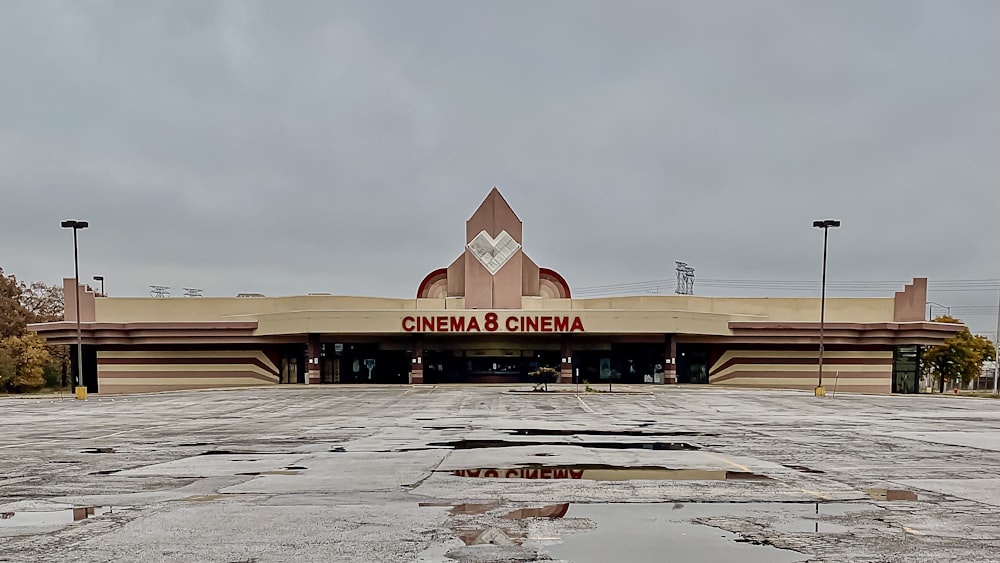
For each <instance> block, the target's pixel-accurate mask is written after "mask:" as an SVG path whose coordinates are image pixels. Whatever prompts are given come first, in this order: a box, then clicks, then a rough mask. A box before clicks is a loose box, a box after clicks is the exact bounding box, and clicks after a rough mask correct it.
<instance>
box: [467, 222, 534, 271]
mask: <svg viewBox="0 0 1000 563" xmlns="http://www.w3.org/2000/svg"><path fill="white" fill-rule="evenodd" d="M466 247H468V249H469V252H471V253H472V255H473V256H475V257H476V260H479V263H480V264H482V265H483V267H484V268H486V269H487V270H488V271H489V272H490V275H493V276H495V275H496V274H497V272H499V271H500V268H503V267H504V264H506V263H507V262H508V261H509V260H510V259H511V257H512V256H514V254H516V253H517V251H518V250H519V249H520V248H521V245H520V244H518V243H517V241H516V240H514V237H512V236H510V233H508V232H507V231H500V234H499V235H497V238H493V237H491V236H490V234H489V233H487V232H486V231H479V234H478V235H476V236H475V238H473V239H472V242H470V243H469V244H467V245H466Z"/></svg>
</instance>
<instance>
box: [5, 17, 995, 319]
mask: <svg viewBox="0 0 1000 563" xmlns="http://www.w3.org/2000/svg"><path fill="white" fill-rule="evenodd" d="M996 21H1000V8H998V5H997V4H996V3H994V2H989V1H981V2H976V1H960V2H948V3H943V2H913V1H908V0H907V1H883V2H877V3H875V2H861V1H847V2H824V3H821V2H775V1H768V2H764V1H759V2H753V3H748V2H711V3H708V2H673V3H651V2H624V3H615V4H609V3H603V2H578V1H573V2H569V1H567V2H545V3H527V2H524V3H518V2H513V3H493V4H487V3H467V2H421V3H409V2H393V3H389V2H379V3H371V2H347V3H341V2H338V3H330V2H295V3H291V4H289V3H272V2H250V1H246V2H205V1H200V0H199V1H189V2H142V3H123V2H8V3H5V4H3V5H2V6H0V68H3V69H4V74H5V76H4V80H3V87H2V88H0V124H2V127H0V194H2V204H0V265H2V266H3V267H4V268H5V269H6V270H8V271H11V272H14V273H16V274H18V275H19V277H23V278H28V279H43V280H52V281H54V280H56V279H58V278H59V277H61V276H63V275H66V274H67V272H69V271H70V267H71V258H70V253H69V252H70V248H69V246H68V238H69V237H68V233H65V232H60V231H59V229H58V228H57V225H58V221H59V220H61V219H63V218H68V217H80V218H85V219H89V220H90V221H91V222H92V224H93V228H92V229H91V230H89V231H87V232H86V233H84V235H83V236H84V238H83V244H84V246H83V251H82V257H83V259H84V265H83V270H84V272H85V273H88V277H89V273H90V272H93V273H102V274H104V275H105V276H107V279H108V284H109V289H110V290H112V291H113V292H114V293H115V294H118V295H122V294H128V295H141V294H144V293H145V291H146V286H147V285H149V284H152V283H163V284H167V285H172V286H174V287H181V286H195V287H202V288H204V289H205V290H206V293H209V294H214V295H231V294H233V293H235V292H237V291H263V292H266V293H270V294H284V293H301V292H307V291H331V292H336V293H344V294H375V295H395V296H409V295H412V293H413V291H415V287H416V284H417V283H418V282H419V280H420V279H421V278H422V276H423V275H424V274H425V273H426V272H428V271H430V270H431V269H433V268H436V267H439V266H444V265H447V263H448V262H450V261H451V260H452V259H453V258H454V257H455V256H456V255H457V254H458V253H459V252H460V251H461V245H462V242H463V239H462V236H463V232H464V220H465V219H466V218H468V216H469V215H470V214H471V213H472V212H473V210H474V209H475V207H476V206H477V205H478V203H479V201H480V200H481V198H482V197H484V196H485V195H486V193H487V191H488V190H489V188H490V187H491V186H493V185H497V186H499V187H500V188H501V191H502V192H503V193H504V195H505V196H506V197H507V199H508V201H510V203H511V204H512V206H513V207H514V208H515V210H516V211H517V212H518V213H519V215H520V216H521V218H522V219H523V220H524V222H525V236H526V240H525V247H526V250H527V251H528V252H529V254H531V255H532V257H533V258H535V260H536V261H538V262H539V263H540V264H542V265H545V266H549V267H553V268H555V269H557V270H559V271H560V272H562V273H563V274H564V275H565V276H566V277H567V279H569V281H570V283H571V284H573V285H574V286H578V287H579V286H592V285H600V284H609V283H621V282H628V281H638V280H647V279H661V278H669V277H671V276H672V271H671V270H672V263H673V260H675V259H684V260H687V261H689V262H690V263H691V264H692V265H694V266H695V267H696V268H697V269H698V273H699V276H704V277H707V278H741V279H746V278H757V279H814V278H816V277H817V273H818V266H819V264H818V259H819V256H818V251H819V248H820V246H819V245H820V237H819V233H818V232H815V231H813V230H811V229H810V227H809V225H810V222H811V221H812V220H813V219H815V218H821V217H828V216H831V217H837V218H840V219H842V220H843V221H844V227H843V228H842V229H840V230H839V231H837V232H835V233H833V234H832V236H831V279H834V280H887V279H888V280H897V279H899V280H903V279H908V278H910V277H912V276H914V275H928V276H930V277H931V278H932V279H973V278H1000V264H998V260H997V250H996V248H997V240H998V235H997V228H996V223H997V219H996V217H997V214H998V209H1000V190H997V188H996V185H997V180H998V179H1000V178H998V176H1000V174H998V172H1000V171H998V168H997V163H996V155H997V154H1000V107H998V105H997V104H996V100H997V99H1000V72H998V69H1000V65H998V62H1000V61H998V53H1000V45H998V42H1000V41H998V34H997V33H996ZM670 289H672V288H667V291H668V292H669V290H670ZM932 298H935V300H937V301H941V302H944V303H947V304H949V305H960V304H967V305H971V304H975V305H979V304H990V303H993V302H995V300H996V297H995V295H991V294H989V293H982V294H976V293H958V294H955V293H953V294H943V295H932ZM948 300H950V301H951V302H950V303H949V302H948ZM969 321H970V322H971V323H972V324H973V326H974V328H976V329H978V330H984V331H985V330H993V328H992V322H993V321H991V320H990V319H989V318H985V317H984V318H979V319H977V318H969Z"/></svg>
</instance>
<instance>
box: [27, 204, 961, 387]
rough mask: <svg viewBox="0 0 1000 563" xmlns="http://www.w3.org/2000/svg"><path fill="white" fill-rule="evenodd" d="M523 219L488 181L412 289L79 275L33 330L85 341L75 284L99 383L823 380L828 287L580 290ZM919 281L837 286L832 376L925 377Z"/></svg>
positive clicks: (840, 379) (874, 381) (939, 329)
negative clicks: (229, 290)
mask: <svg viewBox="0 0 1000 563" xmlns="http://www.w3.org/2000/svg"><path fill="white" fill-rule="evenodd" d="M521 235H522V229H521V221H520V219H518V217H517V215H516V214H515V213H514V211H513V210H512V209H511V208H510V206H509V205H508V204H507V202H506V201H505V200H504V198H503V196H501V195H500V192H498V191H497V190H496V189H495V188H494V189H493V190H492V191H491V192H490V194H489V195H488V196H487V198H486V199H485V201H483V203H482V204H481V205H480V206H479V208H478V209H477V210H476V212H475V213H474V214H473V215H472V217H471V218H470V219H469V220H468V221H466V226H465V244H464V247H463V246H459V245H457V244H456V246H457V247H458V248H459V249H461V250H460V253H459V255H458V257H457V258H456V259H455V261H454V262H452V263H451V264H449V265H447V267H442V268H439V269H436V270H433V271H431V272H430V273H429V274H427V275H426V277H424V278H423V281H420V282H419V283H415V284H414V285H415V289H416V292H415V293H416V295H415V297H414V298H409V299H394V298H380V297H343V296H335V295H326V294H323V295H315V294H311V295H304V296H288V297H265V296H259V295H241V296H238V297H226V298H215V297H198V298H191V297H187V298H183V297H182V298H118V297H114V298H108V297H100V296H96V295H95V294H94V292H93V291H92V290H91V289H90V288H88V287H85V286H81V287H80V288H78V291H73V280H72V279H70V280H68V284H67V285H66V288H67V291H66V296H67V298H66V312H67V320H65V321H62V322H56V323H46V324H39V325H33V326H32V328H33V329H34V330H36V331H38V332H39V333H41V334H42V335H44V336H45V337H46V338H48V339H49V341H50V342H52V343H55V344H72V343H75V342H76V323H75V320H76V319H75V316H74V315H75V310H76V303H75V302H74V299H77V298H79V299H80V311H81V313H80V314H81V323H82V334H83V337H82V338H83V354H82V356H83V358H82V360H83V370H84V380H85V382H86V384H87V387H88V391H89V392H90V393H102V394H105V393H130V392H139V391H160V390H171V389H195V388H211V387H227V386H247V385H260V384H288V383H298V384H311V385H312V384H349V383H398V384H438V383H457V382H464V383H511V382H526V381H529V374H530V373H531V372H533V371H535V370H537V369H538V368H540V367H551V368H555V369H556V370H557V372H558V379H559V381H560V382H563V383H570V382H581V383H582V382H585V381H586V382H590V383H592V384H598V383H606V382H607V381H609V380H612V381H615V382H621V383H632V384H641V383H648V384H653V385H655V384H675V383H682V384H683V383H701V384H713V385H715V384H718V385H727V386H743V387H764V388H792V389H812V388H813V387H815V386H816V383H817V360H818V349H819V328H820V326H819V318H820V300H819V299H817V298H717V297H700V296H691V295H672V296H659V295H642V296H632V297H605V298H593V299H574V298H573V296H572V293H571V289H570V285H569V284H568V283H567V281H566V280H565V279H564V278H563V277H562V276H561V275H559V273H558V272H557V271H556V270H553V269H549V268H548V267H545V266H547V265H545V266H543V265H539V264H536V263H535V262H534V261H533V260H532V259H531V258H529V257H528V254H527V253H526V252H525V249H524V247H523V246H522V245H523V243H524V241H523V240H522V236H521ZM419 279H420V278H419V274H418V275H416V276H414V280H415V282H416V281H417V280H419ZM926 293H927V281H926V279H922V278H917V279H914V280H913V283H912V284H909V285H906V287H904V288H901V291H899V292H897V293H896V294H895V295H894V296H891V297H885V298H860V299H841V298H830V299H827V300H826V323H825V338H824V342H825V344H826V346H825V350H826V351H825V354H824V366H825V369H824V373H825V380H824V383H825V386H826V387H827V388H833V387H834V386H836V388H837V389H838V390H839V391H857V392H871V393H890V392H915V391H916V389H917V381H918V377H919V374H918V371H919V366H918V365H917V360H916V357H917V355H916V352H917V350H918V347H919V346H920V345H934V344H939V343H941V342H942V341H943V340H944V339H946V338H948V337H949V336H950V335H952V334H953V333H954V332H955V331H956V330H958V328H960V327H956V326H954V325H945V324H940V323H931V322H927V321H926V320H925V318H924V310H925V306H926V305H925V303H926ZM73 361H74V362H75V361H76V358H75V348H74V360H73ZM74 372H75V368H74Z"/></svg>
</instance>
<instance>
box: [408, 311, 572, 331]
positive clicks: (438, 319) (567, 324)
mask: <svg viewBox="0 0 1000 563" xmlns="http://www.w3.org/2000/svg"><path fill="white" fill-rule="evenodd" d="M400 328H402V329H403V332H483V331H485V332H503V331H504V330H506V332H519V333H525V332H586V331H585V330H584V328H583V320H581V319H580V317H568V316H557V315H522V316H516V315H510V316H507V317H504V318H503V319H501V318H500V315H498V314H497V313H493V312H490V313H486V315H485V317H483V321H482V323H480V321H479V318H478V317H476V316H475V315H469V316H458V315H433V316H410V315H407V316H405V317H403V318H402V322H401V323H400Z"/></svg>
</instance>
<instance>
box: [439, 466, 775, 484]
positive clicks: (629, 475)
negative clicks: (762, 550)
mask: <svg viewBox="0 0 1000 563" xmlns="http://www.w3.org/2000/svg"><path fill="white" fill-rule="evenodd" d="M451 474H452V475H454V476H456V477H483V478H494V479H587V480H591V481H633V480H650V481H726V480H749V481H770V480H771V479H770V478H769V477H765V476H763V475H758V474H756V473H749V472H746V471H726V470H724V469H719V470H710V469H668V468H666V467H648V466H647V467H618V466H614V465H601V464H590V465H550V466H528V467H510V468H484V469H458V470H454V471H452V472H451Z"/></svg>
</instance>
